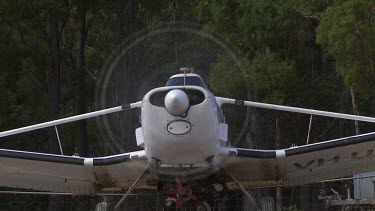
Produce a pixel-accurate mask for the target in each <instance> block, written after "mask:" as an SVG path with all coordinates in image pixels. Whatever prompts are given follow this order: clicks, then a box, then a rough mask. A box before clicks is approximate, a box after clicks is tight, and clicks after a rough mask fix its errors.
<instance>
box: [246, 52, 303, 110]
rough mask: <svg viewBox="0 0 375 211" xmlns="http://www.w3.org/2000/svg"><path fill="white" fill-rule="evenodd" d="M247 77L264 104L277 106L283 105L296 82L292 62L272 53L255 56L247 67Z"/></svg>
mask: <svg viewBox="0 0 375 211" xmlns="http://www.w3.org/2000/svg"><path fill="white" fill-rule="evenodd" d="M247 77H248V79H249V81H251V84H252V85H253V87H254V88H255V89H256V90H257V91H258V92H259V93H261V94H262V95H264V98H265V101H266V102H268V103H277V104H282V103H283V100H284V97H285V95H286V94H288V93H289V92H290V91H291V90H292V89H293V88H295V86H296V84H297V81H298V77H297V72H296V70H295V68H294V64H293V62H292V61H285V60H282V59H281V58H280V57H279V56H278V55H277V54H274V53H271V54H258V55H256V56H255V57H254V58H253V59H252V60H251V61H250V64H249V65H248V68H247Z"/></svg>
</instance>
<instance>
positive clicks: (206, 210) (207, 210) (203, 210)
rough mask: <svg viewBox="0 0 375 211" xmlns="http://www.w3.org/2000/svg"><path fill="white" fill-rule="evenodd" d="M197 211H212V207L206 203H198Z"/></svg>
mask: <svg viewBox="0 0 375 211" xmlns="http://www.w3.org/2000/svg"><path fill="white" fill-rule="evenodd" d="M196 210H197V211H211V206H210V205H209V204H208V203H207V202H205V201H202V202H198V203H197V207H196Z"/></svg>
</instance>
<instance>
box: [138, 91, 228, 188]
mask: <svg viewBox="0 0 375 211" xmlns="http://www.w3.org/2000/svg"><path fill="white" fill-rule="evenodd" d="M176 89H178V90H183V91H185V92H195V93H196V92H201V94H202V95H201V96H204V97H202V99H201V100H200V101H202V102H200V101H199V103H197V104H195V105H190V107H189V109H188V111H187V112H186V114H184V115H181V116H175V115H172V114H170V113H169V112H168V110H167V109H166V108H165V107H164V106H163V105H155V103H154V102H152V101H153V100H152V96H153V95H154V96H157V95H158V94H159V95H160V97H163V96H164V95H163V94H160V93H168V92H169V91H171V90H176ZM159 101H160V99H159ZM141 122H142V128H139V129H137V132H136V133H137V142H138V145H140V146H143V147H144V148H145V152H146V156H147V159H148V161H149V165H150V166H149V167H150V172H151V174H152V175H153V176H154V177H156V178H157V179H160V180H163V179H171V180H173V177H181V178H182V179H184V180H185V181H188V180H193V179H198V178H202V177H205V176H208V175H210V174H212V172H214V171H216V169H217V168H216V167H217V163H218V160H219V152H220V147H221V145H222V144H223V143H224V142H223V141H225V140H220V138H219V136H220V135H219V134H220V130H222V128H223V127H221V125H222V124H223V123H222V122H221V115H220V108H219V107H218V105H217V103H216V99H215V97H214V96H213V95H212V93H210V92H209V91H208V90H206V89H204V88H201V87H199V86H169V87H161V88H156V89H153V90H151V91H150V92H148V93H147V94H146V95H145V97H144V98H143V102H142V108H141ZM224 128H227V127H224ZM225 132H226V131H225Z"/></svg>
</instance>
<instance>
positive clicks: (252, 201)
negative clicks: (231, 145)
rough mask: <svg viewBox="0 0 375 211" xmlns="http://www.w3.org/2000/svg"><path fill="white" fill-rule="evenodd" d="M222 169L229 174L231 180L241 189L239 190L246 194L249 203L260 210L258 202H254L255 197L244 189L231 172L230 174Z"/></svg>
mask: <svg viewBox="0 0 375 211" xmlns="http://www.w3.org/2000/svg"><path fill="white" fill-rule="evenodd" d="M224 171H225V172H226V173H227V174H228V175H229V177H230V178H231V179H232V180H233V182H234V183H235V184H236V185H237V186H238V187H239V188H240V189H241V191H242V192H243V193H244V194H245V195H246V196H247V198H249V199H250V201H251V203H253V204H254V206H255V207H256V209H257V210H260V206H259V204H258V203H257V202H256V199H255V198H254V197H252V196H251V195H250V194H249V193H248V192H247V191H246V189H245V188H244V187H243V186H242V185H241V184H240V183H239V182H238V181H237V180H236V179H235V178H234V177H233V176H232V174H230V173H229V172H228V171H227V170H226V169H224Z"/></svg>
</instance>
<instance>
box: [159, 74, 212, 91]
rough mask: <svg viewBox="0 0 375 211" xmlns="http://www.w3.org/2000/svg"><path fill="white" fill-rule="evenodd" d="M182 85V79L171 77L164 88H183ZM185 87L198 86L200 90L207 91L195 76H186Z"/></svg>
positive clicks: (201, 81) (204, 85) (200, 80)
mask: <svg viewBox="0 0 375 211" xmlns="http://www.w3.org/2000/svg"><path fill="white" fill-rule="evenodd" d="M183 85H184V77H173V78H170V79H169V80H168V82H167V84H166V85H165V86H183ZM185 85H187V86H200V87H202V88H205V89H207V86H206V84H205V83H204V82H203V80H202V79H201V78H200V77H197V76H186V77H185Z"/></svg>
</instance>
